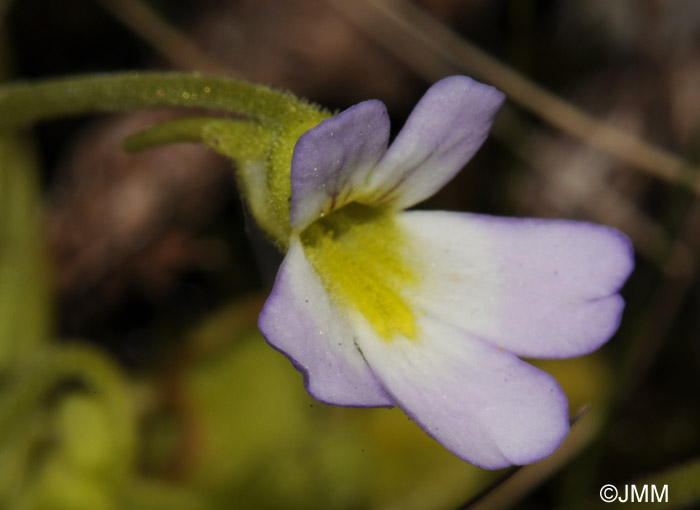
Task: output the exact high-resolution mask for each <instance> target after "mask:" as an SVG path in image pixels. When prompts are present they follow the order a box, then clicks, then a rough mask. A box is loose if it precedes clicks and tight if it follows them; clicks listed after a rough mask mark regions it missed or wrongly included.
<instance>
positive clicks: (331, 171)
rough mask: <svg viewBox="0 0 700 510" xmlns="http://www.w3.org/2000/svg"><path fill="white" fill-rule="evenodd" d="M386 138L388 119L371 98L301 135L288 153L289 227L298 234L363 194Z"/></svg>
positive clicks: (381, 152)
mask: <svg viewBox="0 0 700 510" xmlns="http://www.w3.org/2000/svg"><path fill="white" fill-rule="evenodd" d="M388 139H389V117H388V115H387V113H386V107H385V106H384V104H383V103H382V102H381V101H377V100H370V101H364V102H362V103H359V104H357V105H355V106H352V107H350V108H348V109H347V110H345V111H343V112H341V113H340V114H338V115H336V116H335V117H331V118H330V119H326V120H324V121H322V122H321V123H320V124H319V125H318V126H316V127H315V128H313V129H310V130H309V131H307V132H306V133H304V134H303V135H302V136H301V137H300V138H299V141H298V142H297V143H296V145H295V146H294V153H293V155H292V171H291V184H292V203H291V210H290V219H291V223H292V228H293V229H294V230H295V231H297V232H299V231H301V230H303V229H304V228H305V227H306V226H307V225H308V224H309V223H311V222H312V221H314V220H315V219H317V218H318V217H320V216H322V215H324V214H328V213H329V212H331V211H333V210H335V209H337V208H339V207H341V206H343V205H344V204H346V203H348V202H350V201H352V200H353V198H354V195H356V194H357V193H362V192H364V190H365V188H366V178H367V174H368V173H369V172H370V171H371V170H372V169H373V168H374V166H375V164H376V163H377V161H379V158H380V157H381V156H382V155H383V154H384V152H385V151H386V147H387V142H388Z"/></svg>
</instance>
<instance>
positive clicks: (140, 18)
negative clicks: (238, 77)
mask: <svg viewBox="0 0 700 510" xmlns="http://www.w3.org/2000/svg"><path fill="white" fill-rule="evenodd" d="M95 1H96V2H97V3H98V4H99V5H101V6H102V7H103V8H104V9H105V10H106V11H108V12H109V13H111V14H112V15H113V16H114V17H115V18H117V19H118V20H120V21H121V22H122V23H124V25H126V26H127V27H128V28H129V29H130V30H131V31H132V32H134V33H135V34H137V35H138V36H139V37H141V38H142V39H143V40H144V41H146V42H147V43H148V44H149V45H151V46H152V47H153V48H154V49H155V50H156V51H158V53H160V54H161V55H162V56H164V57H165V58H167V59H168V60H169V61H170V62H171V63H172V64H173V65H175V67H177V68H179V69H184V70H192V71H202V72H205V73H211V74H217V75H222V76H232V77H233V76H235V75H234V73H233V70H232V69H230V68H229V67H227V66H225V65H223V64H221V63H219V62H217V61H215V60H214V59H213V58H211V57H210V56H209V55H207V54H206V52H204V51H203V50H202V49H201V48H199V47H198V46H197V45H196V44H195V43H194V42H193V41H192V40H191V39H189V38H188V37H186V36H185V35H183V34H181V33H180V32H179V31H178V30H177V29H175V28H174V27H172V26H170V25H169V24H168V23H167V22H166V21H165V20H163V19H162V18H161V17H160V16H159V15H158V13H157V12H155V11H154V10H152V9H151V8H150V7H149V6H147V5H146V4H145V3H143V2H141V1H139V0H95Z"/></svg>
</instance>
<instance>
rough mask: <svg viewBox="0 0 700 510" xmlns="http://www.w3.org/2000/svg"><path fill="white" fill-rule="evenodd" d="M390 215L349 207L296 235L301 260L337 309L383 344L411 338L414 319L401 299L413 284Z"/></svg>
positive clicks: (411, 267)
mask: <svg viewBox="0 0 700 510" xmlns="http://www.w3.org/2000/svg"><path fill="white" fill-rule="evenodd" d="M394 216H395V213H393V212H389V211H383V210H380V209H375V208H371V207H367V206H364V205H360V204H357V203H351V204H349V205H346V206H345V207H342V208H341V209H338V210H337V211H334V212H333V213H331V214H329V215H328V216H326V217H325V218H321V219H320V220H317V221H316V222H314V223H312V224H311V225H310V226H309V227H308V228H307V229H306V230H304V232H302V234H301V242H302V246H303V247H304V252H305V253H306V256H307V257H308V259H309V260H310V261H311V264H312V265H313V267H314V269H315V270H316V272H317V273H318V275H319V276H320V277H321V281H323V284H324V286H325V287H326V290H327V291H328V292H329V294H330V295H331V296H332V298H333V299H335V300H336V302H337V303H338V304H339V305H341V306H347V307H350V308H353V309H354V310H356V311H359V312H360V313H362V315H364V317H365V318H366V319H367V321H368V322H369V323H370V324H371V325H372V327H373V328H374V329H375V331H376V332H377V333H378V334H379V336H380V337H382V338H383V339H384V340H386V341H389V340H391V339H392V338H393V337H394V336H396V335H398V334H401V335H403V336H405V337H407V338H409V339H415V338H416V333H417V326H416V317H415V312H414V309H413V307H412V306H410V304H409V303H408V302H407V300H406V299H405V297H404V295H405V293H406V290H407V289H408V288H410V287H411V286H414V285H416V284H417V283H418V271H417V270H416V269H417V268H416V264H415V263H414V264H411V263H410V262H412V261H411V260H410V259H409V258H408V257H407V254H409V253H410V250H409V249H408V248H409V246H408V245H409V239H408V238H407V237H406V235H405V234H404V233H403V232H402V231H401V230H400V228H399V227H398V226H397V225H396V222H395V221H394Z"/></svg>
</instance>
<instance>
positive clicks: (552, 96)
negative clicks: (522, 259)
mask: <svg viewBox="0 0 700 510" xmlns="http://www.w3.org/2000/svg"><path fill="white" fill-rule="evenodd" d="M0 16H2V17H3V20H2V22H3V23H4V25H3V28H2V32H1V33H0V77H1V78H2V79H3V80H5V81H7V80H15V79H39V78H42V77H54V76H60V75H69V74H78V73H94V72H104V71H122V70H140V69H144V70H145V69H163V70H165V69H169V70H175V69H177V70H199V71H203V72H209V73H216V74H220V75H227V76H232V77H238V78H242V79H245V80H249V81H253V82H257V83H263V84H267V85H270V86H273V87H277V88H284V89H288V90H291V91H292V92H294V93H295V94H297V95H299V96H303V97H306V98H308V99H310V100H312V101H315V102H318V103H320V104H322V105H324V106H326V107H328V108H330V109H333V110H336V109H337V110H340V109H343V108H346V107H348V106H350V105H352V104H354V103H357V102H359V101H361V100H364V99H368V98H378V99H381V100H382V101H384V102H385V103H386V104H387V106H388V109H389V113H390V115H391V118H392V123H393V126H394V130H395V131H396V130H397V129H398V128H399V127H400V126H401V125H402V123H403V121H404V119H405V118H406V116H407V115H408V114H409V113H410V111H411V109H412V107H413V105H414V104H415V102H416V101H417V100H418V99H419V98H420V97H421V95H422V94H423V92H424V91H425V90H426V89H427V87H428V86H429V85H430V84H431V83H432V82H434V81H436V80H437V79H439V78H441V77H444V76H448V75H450V74H468V75H471V76H473V77H474V78H476V79H479V80H481V81H485V82H487V83H490V84H493V85H495V86H496V87H498V88H500V89H501V90H503V91H504V92H505V93H506V94H507V95H508V99H509V101H508V103H507V104H506V106H505V107H504V109H503V111H502V112H501V114H500V115H499V117H498V119H497V121H496V124H495V126H494V129H493V133H492V136H491V137H490V138H489V140H488V141H487V142H486V144H485V145H484V147H483V148H482V149H481V151H480V152H479V153H478V154H477V156H476V157H475V158H474V159H473V160H472V161H471V162H470V163H469V164H468V166H467V168H466V169H465V170H464V171H463V172H462V173H460V174H459V175H458V176H457V178H456V179H455V180H454V181H453V182H452V183H450V184H449V185H448V186H446V187H445V188H444V189H443V190H441V191H440V192H439V193H438V194H437V195H435V196H434V197H432V198H431V199H429V200H428V201H427V202H426V203H424V204H421V205H420V207H425V208H429V209H447V210H455V211H476V212H482V213H487V214H495V215H509V216H536V217H552V218H572V219H579V220H588V221H594V222H598V223H604V224H607V225H611V226H614V227H616V228H618V229H620V230H622V231H623V232H625V233H626V234H627V235H628V236H629V237H630V238H631V239H632V241H633V243H634V245H635V249H636V256H637V268H636V270H635V272H634V273H633V275H632V277H631V279H630V280H629V282H628V283H627V285H626V287H625V288H624V290H623V295H624V297H625V299H626V301H627V308H626V312H625V315H624V317H623V323H622V326H621V328H620V330H619V332H618V333H617V334H616V335H615V337H613V339H612V340H611V341H610V342H609V343H608V344H607V345H606V346H605V347H603V348H602V349H601V350H600V351H599V352H597V353H595V354H593V355H590V356H586V357H583V358H578V359H573V360H564V361H556V362H537V363H536V364H538V365H539V366H542V367H543V368H545V369H546V370H547V371H549V372H550V373H552V374H553V375H554V376H555V377H556V378H557V379H558V380H559V381H560V383H561V384H562V386H563V387H564V388H565V390H566V392H567V394H568V395H569V398H570V402H571V412H572V415H577V416H579V419H578V421H577V422H576V424H575V425H574V427H573V429H572V433H571V435H570V437H569V438H568V439H567V441H566V442H565V444H564V445H563V446H562V448H561V449H560V450H559V451H558V452H557V453H556V454H555V455H553V456H552V457H551V458H549V459H546V460H545V461H542V462H540V463H537V464H535V465H532V466H528V467H526V468H523V469H520V470H506V471H503V472H497V473H492V472H486V471H483V470H480V469H478V468H475V467H473V466H470V465H467V464H465V463H464V462H462V461H460V460H459V459H457V458H455V457H454V456H452V455H451V454H450V453H448V452H447V451H445V450H444V449H443V448H442V447H441V446H440V445H439V444H437V443H435V442H434V441H433V440H431V439H430V438H429V437H427V435H425V434H424V433H423V432H422V431H421V430H420V429H419V428H418V427H417V426H415V425H414V424H413V423H412V422H411V421H410V420H408V418H406V417H405V415H403V414H402V413H401V412H400V411H398V410H364V409H342V408H335V407H329V406H325V405H323V404H320V403H318V402H316V401H314V400H313V399H311V398H310V397H309V396H308V395H307V394H306V393H305V391H304V389H303V386H302V379H301V375H300V374H298V373H297V372H296V371H295V370H294V368H293V367H292V366H291V364H290V363H289V362H288V361H287V360H286V359H285V358H284V357H283V356H282V355H281V354H279V353H277V352H275V351H274V350H273V349H271V348H269V347H268V346H267V344H266V343H265V342H264V341H263V340H262V338H261V337H260V335H259V333H257V329H256V325H255V324H256V318H257V313H258V311H259V309H260V307H261V305H262V303H263V302H264V299H265V296H266V292H267V291H269V289H270V287H271V284H272V281H273V279H274V276H275V271H276V268H277V264H278V263H279V261H280V256H279V255H278V254H276V253H275V252H274V250H273V249H272V248H271V247H270V246H268V245H267V244H266V243H265V241H264V240H263V239H262V238H261V236H260V235H259V234H258V233H257V231H256V230H255V227H254V226H253V225H252V224H251V223H250V222H249V220H248V218H247V217H246V212H245V211H244V209H243V207H242V205H241V203H240V201H239V199H238V197H237V194H236V190H235V183H234V179H233V168H232V166H231V164H230V163H229V162H228V161H226V160H224V159H223V158H222V157H220V156H218V155H216V154H214V153H213V152H211V151H210V150H208V149H206V148H205V147H203V146H198V145H194V144H178V145H171V146H167V147H163V148H158V149H154V150H149V151H145V152H143V153H139V154H136V155H127V154H125V153H124V151H123V150H122V146H121V142H122V140H123V138H124V137H125V136H126V135H128V134H130V133H132V132H134V131H136V130H138V129H141V128H143V127H146V126H149V125H152V124H154V123H157V122H159V121H163V120H165V119H169V118H173V117H175V116H182V115H183V114H186V112H182V111H172V110H171V111H167V110H163V111H148V112H134V113H131V114H124V115H112V116H92V117H80V118H72V119H67V120H60V121H58V120H57V121H51V122H46V123H42V124H40V125H38V126H36V128H35V129H33V130H32V131H31V133H24V134H23V135H22V137H21V138H20V137H19V135H16V134H3V135H2V137H3V138H2V141H1V143H0V149H1V150H0V506H1V507H3V508H26V509H35V508H42V509H43V508H46V509H55V508H65V509H83V508H84V509H90V510H94V509H103V508H104V509H120V508H130V509H141V508H143V509H161V508H162V509H166V508H167V509H180V508H182V509H194V508H205V509H209V508H210V509H218V508H227V509H229V508H246V509H258V508H259V509H267V508H269V509H277V508H290V509H294V508H299V509H301V508H304V509H310V508H324V509H329V508H331V509H398V508H401V509H416V510H420V509H457V508H524V509H529V508H532V509H535V508H563V509H568V508H592V507H595V506H596V505H600V504H601V501H600V498H599V496H598V493H599V492H598V491H599V490H600V487H601V486H602V485H604V484H614V485H616V486H618V487H623V486H624V485H625V484H635V483H636V484H639V486H640V487H641V484H643V483H655V484H657V485H658V486H659V488H660V487H661V486H663V485H664V484H668V485H669V489H668V490H669V503H668V505H666V506H665V507H667V508H700V461H699V460H698V459H700V399H699V398H698V393H699V389H700V375H699V374H700V338H699V336H700V313H699V312H700V292H699V285H698V255H699V254H700V201H699V200H698V195H699V194H700V180H698V170H699V167H698V164H699V163H698V162H699V161H700V3H698V2H696V1H694V0H666V1H661V0H648V1H645V2H640V1H637V0H616V1H615V2H608V1H604V0H570V1H567V2H564V1H556V0H540V1H535V0H491V1H485V0H413V1H409V0H385V1H381V0H356V1H353V2H347V1H345V2H343V1H342V0H284V1H273V0H199V1H193V0H168V1H164V0H150V1H146V0H63V1H61V2H54V1H51V0H24V1H22V2H10V1H8V0H3V1H0ZM505 478H507V480H505V481H504V479H505ZM489 488H490V489H489ZM482 491H486V492H482ZM479 494H481V495H482V496H483V497H477V496H478V495H479ZM656 507H662V505H656Z"/></svg>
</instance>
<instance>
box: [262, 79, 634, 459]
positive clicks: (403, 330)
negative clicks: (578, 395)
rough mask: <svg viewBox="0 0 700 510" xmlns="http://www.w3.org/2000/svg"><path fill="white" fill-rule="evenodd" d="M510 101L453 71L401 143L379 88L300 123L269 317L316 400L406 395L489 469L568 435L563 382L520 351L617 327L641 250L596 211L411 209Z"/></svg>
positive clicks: (563, 352) (438, 430)
mask: <svg viewBox="0 0 700 510" xmlns="http://www.w3.org/2000/svg"><path fill="white" fill-rule="evenodd" d="M503 100H504V97H503V95H502V94H501V93H500V92H499V91H497V90H496V89H494V88H492V87H489V86H486V85H483V84H480V83H478V82H475V81H473V80H471V79H469V78H467V77H463V76H453V77H450V78H446V79H444V80H442V81H440V82H438V83H436V84H435V85H433V86H432V87H431V88H430V89H429V90H428V91H427V93H426V94H425V95H424V97H423V98H422V99H421V100H420V101H419V103H418V104H417V105H416V107H415V109H414V111H413V112H412V114H411V115H410V117H409V118H408V120H407V122H406V124H405V126H404V127H403V129H402V130H401V132H400V133H399V134H398V135H397V137H396V139H395V140H394V141H393V142H392V144H391V145H390V146H388V139H389V119H388V116H387V113H386V109H385V107H384V105H383V104H382V103H381V102H379V101H376V100H370V101H365V102H362V103H360V104H358V105H355V106H353V107H351V108H349V109H348V110H345V111H344V112H342V113H340V114H339V115H337V116H335V117H332V118H329V119H327V120H324V121H322V122H321V123H320V124H318V125H317V126H316V127H314V128H312V129H310V130H309V131H307V132H306V133H304V134H303V135H302V136H301V137H300V138H299V140H298V142H297V143H296V145H295V147H294V152H293V155H292V166H291V203H290V214H289V221H290V224H291V236H290V239H289V248H288V251H287V254H286V257H285V259H284V261H283V263H282V266H281V268H280V270H279V273H278V275H277V279H276V281H275V284H274V288H273V290H272V293H271V295H270V297H269V298H268V300H267V302H266V303H265V306H264V308H263V310H262V313H261V315H260V318H259V327H260V330H261V331H262V333H263V335H264V337H265V338H266V340H267V341H268V342H269V343H270V344H271V345H272V346H273V347H274V348H276V349H278V350H279V351H281V352H283V353H284V354H285V355H286V356H288V357H289V358H290V360H291V361H292V363H293V364H294V365H295V366H296V367H297V368H298V369H299V370H300V371H301V372H302V373H303V375H304V383H305V386H306V388H307V390H308V391H309V393H311V395H313V396H314V397H315V398H316V399H318V400H320V401H323V402H326V403H329V404H336V405H343V406H362V407H391V406H394V405H398V406H399V407H401V408H402V409H403V410H404V411H405V412H406V413H407V414H408V415H409V416H410V417H411V418H412V419H413V420H414V421H415V422H416V423H417V424H418V425H420V426H421V427H422V428H423V429H424V430H425V431H426V432H427V433H428V434H430V435H431V436H432V437H434V438H435V439H436V440H438V441H439V442H440V443H442V444H443V445H444V446H445V447H446V448H447V449H449V450H450V451H452V452H453V453H454V454H456V455H457V456H459V457H461V458H462V459H464V460H466V461H468V462H471V463H473V464H475V465H478V466H481V467H484V468H488V469H498V468H502V467H505V466H509V465H512V464H527V463H531V462H534V461H536V460H539V459H541V458H543V457H546V456H548V455H549V454H551V453H552V452H553V451H554V450H555V449H556V448H557V447H558V446H559V444H560V443H561V441H562V440H563V438H564V437H565V436H566V434H567V432H568V429H569V420H568V403H567V400H566V396H565V395H564V393H563V391H562V389H561V388H560V386H559V385H558V384H557V382H556V381H555V380H554V379H553V378H552V377H551V376H549V375H548V374H546V373H544V372H542V371H541V370H539V369H537V368H535V367H533V366H532V365H530V364H528V363H526V362H525V361H522V360H521V359H520V358H519V357H526V358H567V357H573V356H578V355H582V354H586V353H589V352H592V351H594V350H595V349H597V348H598V347H599V346H600V345H601V344H603V343H604V342H606V341H607V340H608V339H609V338H610V336H611V335H612V334H613V333H614V332H615V330H616V329H617V327H618V324H619V321H620V316H621V313H622V309H623V306H624V303H623V301H622V298H621V297H620V296H619V295H618V290H619V288H620V287H621V286H622V284H623V283H624V281H625V280H626V278H627V276H628V275H629V273H630V271H631V269H632V266H633V256H632V250H631V246H630V244H629V241H628V240H627V239H626V238H625V237H624V235H622V234H621V233H619V232H618V231H616V230H614V229H611V228H608V227H604V226H600V225H594V224H589V223H581V222H575V221H566V220H543V219H516V218H497V217H492V216H485V215H477V214H468V213H452V212H442V211H405V209H406V208H408V207H411V206H413V205H415V204H416V203H418V202H420V201H422V200H424V199H426V198H428V197H430V196H431V195H433V194H434V193H435V192H436V191H437V190H438V189H440V188H441V187H442V186H443V185H444V184H445V183H446V182H448V181H449V180H450V179H451V178H452V177H453V176H454V175H455V174H456V173H457V172H458V171H459V170H460V169H461V168H462V167H463V166H464V164H465V163H466V162H467V161H468V160H469V159H470V158H471V157H472V155H473V154H474V153H475V152H476V151H477V150H478V149H479V147H480V146H481V144H482V143H483V141H484V140H485V138H486V136H487V134H488V130H489V128H490V126H491V124H492V122H493V119H494V117H495V115H496V113H497V112H498V110H499V108H500V106H501V104H502V103H503Z"/></svg>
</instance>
